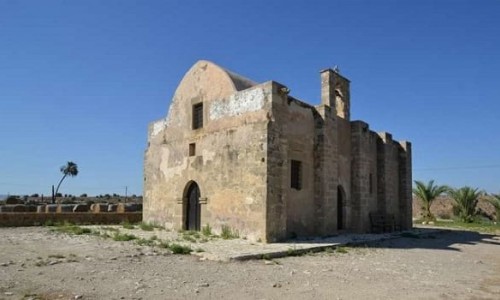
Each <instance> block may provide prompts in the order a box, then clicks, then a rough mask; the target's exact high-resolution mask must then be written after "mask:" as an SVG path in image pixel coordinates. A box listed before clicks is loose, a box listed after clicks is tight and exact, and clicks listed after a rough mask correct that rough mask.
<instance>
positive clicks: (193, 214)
mask: <svg viewBox="0 0 500 300" xmlns="http://www.w3.org/2000/svg"><path fill="white" fill-rule="evenodd" d="M184 199H185V209H184V228H185V229H186V230H200V210H201V207H200V188H199V187H198V184H197V183H196V182H194V181H191V182H190V183H188V187H187V192H186V194H185V197H184Z"/></svg>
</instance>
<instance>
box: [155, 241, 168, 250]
mask: <svg viewBox="0 0 500 300" xmlns="http://www.w3.org/2000/svg"><path fill="white" fill-rule="evenodd" d="M158 247H160V248H163V249H168V248H169V247H170V244H169V243H168V242H165V241H161V242H160V243H159V244H158Z"/></svg>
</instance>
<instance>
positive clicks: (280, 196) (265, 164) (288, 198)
mask: <svg viewBox="0 0 500 300" xmlns="http://www.w3.org/2000/svg"><path fill="white" fill-rule="evenodd" d="M321 83H322V87H321V97H322V99H321V104H320V105H318V106H316V107H315V106H312V105H309V104H307V103H305V102H302V101H300V100H297V99H295V98H293V97H291V96H290V95H289V89H288V88H287V87H285V86H284V85H282V84H279V83H277V82H273V81H269V82H265V83H261V84H257V83H255V82H253V81H251V80H248V79H245V78H243V77H242V76H239V75H237V74H234V73H232V72H229V71H227V70H225V69H223V68H221V67H219V66H217V65H215V64H213V63H211V62H208V61H199V62H197V63H196V64H195V65H194V66H193V67H192V68H191V69H190V70H189V71H188V72H187V74H186V75H185V76H184V78H183V79H182V81H181V83H180V84H179V86H178V88H177V90H176V92H175V94H174V97H173V99H172V102H171V105H170V109H169V112H168V115H167V117H166V118H165V119H162V120H159V121H156V122H153V123H152V124H151V125H150V127H149V136H148V148H147V150H146V153H145V164H144V174H145V178H144V221H146V222H152V223H156V224H159V225H162V226H165V227H166V228H171V229H200V228H201V227H202V226H207V225H209V226H210V227H211V228H212V229H213V230H214V232H216V233H221V231H222V230H223V228H226V229H227V228H230V229H231V230H234V231H237V232H238V233H239V234H240V235H241V236H245V237H246V238H248V239H249V240H252V241H256V240H261V241H265V242H273V241H280V240H284V239H286V238H289V237H296V236H298V237H307V236H328V235H332V234H337V233H339V232H356V233H362V232H367V231H369V230H370V229H371V226H370V219H369V214H370V213H375V212H377V213H379V214H384V215H392V216H394V220H395V223H396V224H397V225H398V226H397V227H400V228H401V229H408V228H410V227H411V216H412V213H411V202H410V201H411V182H412V178H411V144H410V143H409V142H398V141H394V140H393V139H392V135H391V134H389V133H375V132H374V131H371V130H370V129H369V125H368V124H367V123H365V122H362V121H351V120H350V87H349V86H350V82H349V80H348V79H346V78H345V77H343V76H341V75H340V74H339V73H338V72H336V71H333V70H330V69H327V70H324V71H322V72H321ZM195 107H198V108H200V107H201V114H202V115H201V116H198V117H196V116H195V114H196V113H195V111H196V108H195ZM194 119H197V120H199V119H203V122H202V124H201V126H199V124H198V125H195V121H194ZM195 127H200V128H196V129H193V128H195ZM292 161H297V162H299V167H298V170H299V171H298V174H299V175H298V178H299V181H300V184H299V186H295V187H293V186H292V183H291V182H292V172H294V171H292V168H291V164H292ZM195 187H197V188H198V189H199V190H198V191H197V193H196V194H192V193H193V191H194V190H196V188H195ZM191 195H194V196H193V197H194V198H193V199H196V201H195V200H193V201H194V202H196V203H194V202H193V203H194V204H195V205H194V206H193V205H191V206H190V203H191V202H190V200H189V199H190V196H191ZM192 207H195V209H194V210H193V209H192ZM193 220H195V221H193Z"/></svg>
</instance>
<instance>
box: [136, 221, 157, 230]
mask: <svg viewBox="0 0 500 300" xmlns="http://www.w3.org/2000/svg"><path fill="white" fill-rule="evenodd" d="M139 228H141V229H142V230H144V231H153V230H154V229H155V227H154V226H153V225H151V224H148V223H144V222H141V223H140V224H139Z"/></svg>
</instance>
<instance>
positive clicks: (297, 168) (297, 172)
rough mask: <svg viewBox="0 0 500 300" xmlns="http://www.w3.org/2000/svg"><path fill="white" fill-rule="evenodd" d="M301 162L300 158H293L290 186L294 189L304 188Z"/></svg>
mask: <svg viewBox="0 0 500 300" xmlns="http://www.w3.org/2000/svg"><path fill="white" fill-rule="evenodd" d="M301 165H302V164H301V162H300V161H298V160H292V165H291V178H290V179H291V180H290V187H291V188H292V189H296V190H300V189H301V188H302V182H301V181H302V174H301V173H302V170H301V169H302V166H301Z"/></svg>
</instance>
